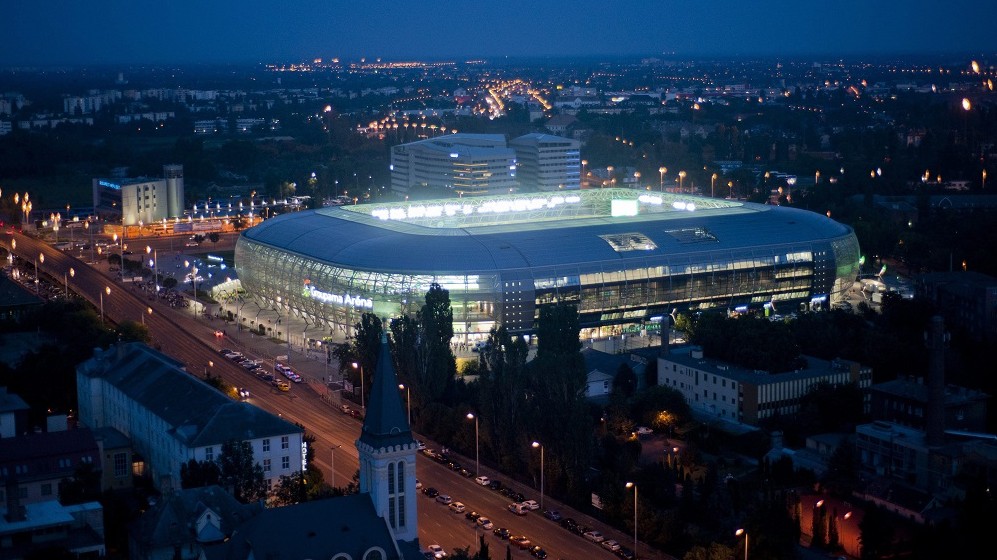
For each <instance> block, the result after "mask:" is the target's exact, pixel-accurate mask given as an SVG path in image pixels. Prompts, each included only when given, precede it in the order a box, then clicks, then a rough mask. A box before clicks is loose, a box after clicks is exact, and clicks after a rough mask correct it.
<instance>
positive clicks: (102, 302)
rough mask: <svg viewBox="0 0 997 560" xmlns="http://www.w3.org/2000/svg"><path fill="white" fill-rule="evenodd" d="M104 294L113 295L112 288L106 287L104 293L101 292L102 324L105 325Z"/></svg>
mask: <svg viewBox="0 0 997 560" xmlns="http://www.w3.org/2000/svg"><path fill="white" fill-rule="evenodd" d="M104 294H107V295H111V288H110V287H109V286H104V291H103V292H100V324H101V325H103V324H104Z"/></svg>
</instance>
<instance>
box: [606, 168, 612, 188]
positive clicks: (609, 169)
mask: <svg viewBox="0 0 997 560" xmlns="http://www.w3.org/2000/svg"><path fill="white" fill-rule="evenodd" d="M606 174H607V176H608V177H609V186H610V187H612V186H613V166H612V165H609V166H607V167H606Z"/></svg>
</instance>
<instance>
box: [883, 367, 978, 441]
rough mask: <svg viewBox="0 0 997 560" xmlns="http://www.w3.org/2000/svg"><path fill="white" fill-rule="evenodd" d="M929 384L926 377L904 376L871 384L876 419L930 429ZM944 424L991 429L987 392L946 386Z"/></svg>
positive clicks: (955, 426) (962, 428) (964, 428)
mask: <svg viewBox="0 0 997 560" xmlns="http://www.w3.org/2000/svg"><path fill="white" fill-rule="evenodd" d="M928 389H929V387H928V385H927V384H926V383H925V382H924V380H923V379H922V378H916V379H915V378H912V377H902V378H899V379H894V380H893V381H887V382H885V383H877V384H876V385H873V386H872V387H870V388H869V395H870V411H871V413H872V418H873V419H874V420H885V421H888V422H894V423H896V424H899V425H901V426H907V427H910V428H914V429H917V430H922V431H924V430H927V418H928V414H927V410H928V400H929V399H928ZM943 398H944V426H945V429H949V430H962V431H970V432H985V431H986V430H987V426H986V424H987V401H988V400H989V399H990V395H987V394H986V393H983V392H980V391H975V390H973V389H967V388H965V387H957V386H955V385H945V386H944V396H943Z"/></svg>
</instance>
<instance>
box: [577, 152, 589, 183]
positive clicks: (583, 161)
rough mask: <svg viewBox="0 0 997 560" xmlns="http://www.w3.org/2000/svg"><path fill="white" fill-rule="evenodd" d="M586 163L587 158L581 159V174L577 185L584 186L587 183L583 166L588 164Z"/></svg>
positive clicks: (587, 161)
mask: <svg viewBox="0 0 997 560" xmlns="http://www.w3.org/2000/svg"><path fill="white" fill-rule="evenodd" d="M588 164H589V160H587V159H583V160H582V176H581V179H580V181H579V186H580V187H581V188H586V187H587V185H588V181H586V180H585V166H586V165H588Z"/></svg>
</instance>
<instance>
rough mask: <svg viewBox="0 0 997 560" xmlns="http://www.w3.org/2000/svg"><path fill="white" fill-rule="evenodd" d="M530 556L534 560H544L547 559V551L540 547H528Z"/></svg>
mask: <svg viewBox="0 0 997 560" xmlns="http://www.w3.org/2000/svg"><path fill="white" fill-rule="evenodd" d="M530 554H531V555H532V556H533V557H534V558H539V559H540V560H544V559H545V558H547V551H546V550H544V549H543V547H542V546H540V545H534V546H531V547H530Z"/></svg>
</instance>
